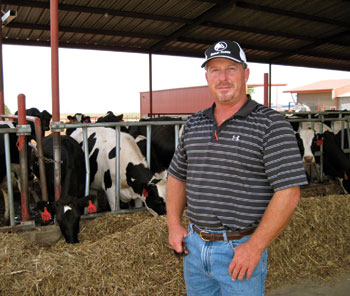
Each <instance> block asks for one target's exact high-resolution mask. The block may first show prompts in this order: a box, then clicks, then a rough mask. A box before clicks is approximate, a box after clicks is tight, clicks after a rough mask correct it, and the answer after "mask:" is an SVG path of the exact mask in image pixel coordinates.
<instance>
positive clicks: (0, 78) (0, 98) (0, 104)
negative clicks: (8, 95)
mask: <svg viewBox="0 0 350 296" xmlns="http://www.w3.org/2000/svg"><path fill="white" fill-rule="evenodd" d="M1 6H2V1H1V0H0V7H1ZM0 114H5V102H4V72H3V65H2V22H1V26H0Z"/></svg>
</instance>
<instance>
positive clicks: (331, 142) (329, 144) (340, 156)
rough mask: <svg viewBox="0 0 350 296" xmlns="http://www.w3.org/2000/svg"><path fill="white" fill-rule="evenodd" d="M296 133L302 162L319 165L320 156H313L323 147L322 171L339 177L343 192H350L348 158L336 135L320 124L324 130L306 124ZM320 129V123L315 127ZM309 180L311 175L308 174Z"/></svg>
mask: <svg viewBox="0 0 350 296" xmlns="http://www.w3.org/2000/svg"><path fill="white" fill-rule="evenodd" d="M306 126H307V128H302V129H300V130H299V132H298V133H296V138H297V140H298V145H299V149H300V153H301V155H302V156H303V160H304V164H305V165H306V164H309V165H315V164H317V165H319V164H320V156H315V155H316V152H320V150H321V149H320V147H321V146H322V147H323V172H324V174H325V175H327V176H329V177H331V178H339V179H340V181H341V184H342V187H343V189H344V191H345V192H350V191H349V190H350V181H349V179H348V175H349V174H350V160H349V157H348V156H347V155H346V154H345V153H344V152H343V150H342V149H341V147H340V145H338V143H337V139H336V136H335V135H334V133H333V132H332V131H330V130H329V128H328V130H327V127H326V126H322V130H326V131H325V132H322V133H320V132H316V131H315V130H313V129H311V128H310V127H309V126H308V125H306ZM316 129H317V130H318V131H320V125H318V126H317V127H316ZM307 173H308V171H307ZM308 177H309V180H310V179H311V176H310V175H308Z"/></svg>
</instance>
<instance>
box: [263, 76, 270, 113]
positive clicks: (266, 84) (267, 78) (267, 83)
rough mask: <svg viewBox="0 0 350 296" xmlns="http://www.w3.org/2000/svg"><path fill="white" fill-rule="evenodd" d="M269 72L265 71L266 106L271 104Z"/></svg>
mask: <svg viewBox="0 0 350 296" xmlns="http://www.w3.org/2000/svg"><path fill="white" fill-rule="evenodd" d="M268 85H269V74H268V73H264V106H266V107H268V106H269V87H268Z"/></svg>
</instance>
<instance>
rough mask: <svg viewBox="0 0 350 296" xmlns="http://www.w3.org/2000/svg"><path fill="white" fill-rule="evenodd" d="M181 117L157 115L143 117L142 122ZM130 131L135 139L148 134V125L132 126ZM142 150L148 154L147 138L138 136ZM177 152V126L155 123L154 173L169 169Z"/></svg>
mask: <svg viewBox="0 0 350 296" xmlns="http://www.w3.org/2000/svg"><path fill="white" fill-rule="evenodd" d="M179 120H182V119H181V118H173V117H157V118H149V119H141V120H140V122H145V123H147V122H150V121H179ZM129 133H130V135H132V136H133V137H134V138H135V139H136V138H137V137H138V136H140V135H141V136H144V137H146V136H147V130H146V126H131V127H130V128H129ZM138 145H139V147H140V149H141V152H142V154H143V155H144V156H146V140H145V138H140V137H139V138H138ZM174 153H175V128H174V126H173V125H153V126H152V128H151V170H152V172H153V173H161V172H163V171H164V170H167V169H168V167H169V165H170V162H171V159H172V158H173V155H174Z"/></svg>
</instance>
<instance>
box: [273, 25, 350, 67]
mask: <svg viewBox="0 0 350 296" xmlns="http://www.w3.org/2000/svg"><path fill="white" fill-rule="evenodd" d="M349 35H350V30H346V31H343V32H341V33H338V34H335V35H333V36H329V37H328V38H327V40H330V41H331V40H335V39H339V38H342V37H344V36H349ZM324 43H325V42H324V41H315V42H312V43H310V44H307V45H305V46H302V47H300V48H298V49H295V50H293V51H291V52H290V53H288V54H282V55H279V56H276V57H274V58H273V59H271V60H270V62H275V61H277V60H280V59H282V58H287V57H289V56H293V55H296V54H302V55H304V54H305V55H308V54H307V52H308V50H310V49H313V48H315V47H317V46H320V45H323V44H324ZM312 55H313V56H316V55H315V53H312ZM321 57H325V58H333V59H344V60H349V59H350V56H349V55H347V56H342V57H341V56H340V55H339V54H337V55H328V54H327V56H323V55H321Z"/></svg>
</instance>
